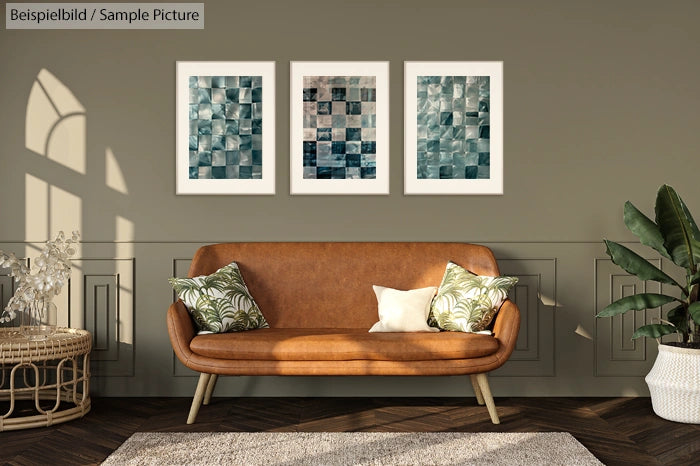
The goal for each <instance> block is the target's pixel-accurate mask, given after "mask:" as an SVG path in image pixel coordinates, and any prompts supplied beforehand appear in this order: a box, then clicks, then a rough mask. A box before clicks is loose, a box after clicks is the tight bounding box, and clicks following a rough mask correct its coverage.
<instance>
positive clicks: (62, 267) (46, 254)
mask: <svg viewBox="0 0 700 466" xmlns="http://www.w3.org/2000/svg"><path fill="white" fill-rule="evenodd" d="M79 239H80V233H79V232H77V231H74V232H73V234H72V235H71V237H70V238H66V236H65V234H64V233H63V232H62V231H60V232H59V233H58V235H56V238H55V239H54V240H53V241H47V242H46V245H45V246H44V248H43V249H42V251H41V255H39V256H38V257H37V258H36V259H34V262H33V265H32V266H33V268H34V270H35V273H31V272H32V271H31V270H30V268H29V267H27V266H26V265H25V263H24V261H22V260H19V259H17V257H16V256H15V255H14V254H12V253H10V254H6V253H5V252H4V251H2V250H0V268H10V269H11V273H10V275H11V276H12V277H14V279H15V281H16V282H17V284H18V286H17V289H16V290H15V294H14V295H13V296H12V298H11V299H10V301H9V302H8V303H7V306H6V307H5V310H4V311H3V313H2V315H0V323H5V322H10V321H11V320H13V319H14V318H15V317H16V316H17V312H18V311H21V310H23V309H27V308H30V307H31V304H32V303H34V302H36V301H37V300H39V299H44V298H49V299H51V298H53V297H54V296H56V295H57V294H59V293H60V292H61V288H62V287H63V285H64V284H65V283H66V282H67V281H68V279H69V278H70V270H71V256H73V255H75V252H76V249H75V247H74V245H75V244H76V243H77V242H78V241H79ZM37 268H38V269H37Z"/></svg>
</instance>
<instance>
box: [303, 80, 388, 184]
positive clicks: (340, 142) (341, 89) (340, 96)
mask: <svg viewBox="0 0 700 466" xmlns="http://www.w3.org/2000/svg"><path fill="white" fill-rule="evenodd" d="M303 84H304V88H303V92H304V96H303V98H304V139H303V144H304V151H303V156H304V162H303V163H304V172H303V176H304V178H305V179H375V178H376V174H377V142H376V141H377V138H376V127H377V111H376V92H377V89H376V88H377V86H376V77H375V76H304V82H303Z"/></svg>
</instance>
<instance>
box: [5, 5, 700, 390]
mask: <svg viewBox="0 0 700 466" xmlns="http://www.w3.org/2000/svg"><path fill="white" fill-rule="evenodd" d="M698 17H700V4H699V3H697V2H694V1H681V0H678V1H672V2H667V3H665V4H663V5H662V4H660V3H659V2H652V1H621V0H614V1H607V2H595V3H594V4H593V5H590V4H588V3H584V2H566V1H558V0H535V1H528V2H522V1H517V0H513V1H496V2H476V1H471V0H467V1H445V0H434V1H431V2H424V1H367V0H354V1H352V2H340V1H329V0H324V1H316V0H314V1H304V2H288V1H271V0H259V1H255V2H225V1H208V2H206V23H205V24H206V29H204V30H199V31H197V30H193V31H118V30H113V31H88V30H75V31H17V30H13V31H7V30H2V31H0V62H1V63H2V64H3V65H2V71H1V73H0V76H1V78H0V79H2V84H3V85H2V86H0V102H2V104H3V111H2V112H0V128H2V130H1V131H2V133H1V134H2V136H3V137H2V139H1V140H0V154H1V155H0V160H2V168H1V169H0V196H2V199H3V202H2V207H1V213H2V221H1V222H0V248H2V249H7V250H14V251H18V252H19V253H20V254H22V253H23V252H25V253H26V254H27V255H29V256H33V255H34V249H33V246H34V244H33V243H36V242H41V241H43V240H45V239H46V237H47V236H48V235H49V234H50V233H52V232H54V231H56V230H57V229H59V228H63V229H66V230H70V229H72V228H76V224H77V227H79V228H80V229H81V231H82V233H83V239H84V242H85V243H84V245H83V248H82V250H81V252H80V257H81V259H82V260H80V261H78V266H77V267H76V270H75V271H74V280H73V281H72V287H71V290H69V291H66V293H64V296H63V297H62V298H61V300H59V301H61V303H63V304H64V307H63V314H62V321H63V322H64V323H70V324H71V325H81V324H82V325H85V326H86V327H88V328H90V329H91V330H93V331H95V332H96V334H97V336H98V341H97V343H96V350H95V352H94V359H95V364H94V372H95V375H96V377H95V388H96V391H97V392H98V393H100V394H107V395H124V394H127V395H139V394H145V395H186V394H190V393H191V392H192V391H193V389H194V384H195V379H194V378H193V377H192V376H191V374H190V373H188V372H187V371H186V370H184V369H183V368H182V367H181V366H179V364H176V363H174V361H173V358H172V352H171V349H170V347H169V343H168V340H167V333H166V330H165V326H164V315H165V310H166V308H167V306H168V304H169V303H170V302H171V300H172V291H171V290H170V288H169V286H168V284H167V282H166V281H165V279H166V278H167V277H168V276H171V275H172V274H184V273H186V268H187V264H188V261H187V259H188V258H190V257H191V256H192V253H193V252H194V250H195V249H196V247H197V246H199V245H200V244H204V243H209V242H219V241H249V240H271V241H286V240H300V241H314V240H328V241H335V240H345V241H348V240H350V241H394V240H402V241H464V242H478V243H484V244H486V245H488V246H491V247H492V248H493V249H494V251H495V252H496V255H497V257H498V258H499V259H500V263H501V268H502V270H503V272H505V273H511V274H516V275H518V276H520V277H521V286H520V287H519V288H518V289H517V290H516V291H515V293H514V298H515V299H516V300H517V301H518V304H519V305H520V306H521V309H523V317H524V322H523V331H522V332H521V339H520V342H519V345H518V350H517V351H516V354H515V355H514V357H513V360H512V361H510V362H509V363H508V364H507V365H506V366H505V367H504V368H502V369H501V370H499V371H498V373H497V374H494V375H495V377H494V380H493V382H492V384H493V385H492V388H493V390H494V392H495V394H496V396H499V395H634V394H647V393H648V392H647V389H646V386H645V384H644V382H643V379H642V376H643V375H644V374H646V372H647V371H648V370H649V368H650V367H651V364H652V363H653V360H654V357H655V351H656V350H655V347H654V346H655V344H654V343H653V342H646V343H644V342H641V341H638V342H636V344H635V343H632V342H631V341H630V340H629V336H630V335H631V329H632V326H633V322H632V320H631V319H632V318H633V316H630V317H629V320H628V321H624V322H615V323H613V322H611V321H609V320H606V321H600V322H596V321H595V319H594V317H593V316H594V314H595V312H596V309H599V308H600V307H602V306H604V305H605V303H606V302H609V301H610V299H611V297H614V296H616V295H618V294H619V293H620V292H623V290H624V292H629V291H630V290H631V289H633V287H635V286H636V287H638V288H639V287H642V286H644V284H642V283H635V281H634V280H633V279H631V278H630V277H626V276H625V275H624V274H621V273H620V272H619V271H618V270H617V269H615V268H614V267H613V266H612V264H611V263H610V262H609V261H608V260H606V256H605V253H604V249H603V247H602V245H601V239H602V238H603V237H607V238H610V239H613V240H617V241H626V242H631V245H632V246H633V247H636V246H635V244H634V243H633V242H634V237H633V236H631V235H630V234H629V233H628V232H626V230H625V229H624V225H623V224H622V221H621V213H622V204H623V203H624V201H625V200H631V201H632V202H634V203H635V204H636V205H637V206H638V207H640V208H641V209H642V210H643V211H645V212H647V213H649V214H651V213H652V209H651V206H652V204H653V200H654V195H655V191H656V189H657V187H658V186H659V185H661V184H663V183H669V184H671V185H673V186H674V187H675V188H676V189H677V190H678V191H679V192H680V194H681V195H682V196H683V197H684V199H685V200H686V202H687V204H688V205H689V207H690V209H691V211H693V210H694V211H695V212H700V201H698V197H699V196H700V185H699V184H698V183H697V171H698V168H700V162H698V157H697V144H696V142H697V138H696V136H695V135H696V134H697V124H698V121H699V120H698V118H697V116H696V115H697V109H698V108H699V107H700V105H698V104H700V98H699V96H700V93H698V88H697V86H698V82H699V81H700V80H699V79H698V78H700V63H699V62H698V60H697V59H696V57H697V50H698V47H699V46H700V32H698V30H697V27H696V26H697V25H696V22H697V21H696V20H697V18H698ZM177 60H182V61H188V60H191V61H195V60H231V61H234V60H274V61H276V62H277V68H276V72H277V75H276V85H277V88H276V96H277V121H276V124H277V148H276V149H277V182H276V189H277V194H276V195H275V196H176V195H175V168H174V158H175V157H174V155H175V116H174V111H175V98H174V97H175V87H174V84H175V61H177ZM290 60H388V61H390V102H391V103H390V109H391V117H390V118H391V127H390V148H391V154H390V163H391V167H392V173H391V195H389V196H369V197H368V196H290V195H289V194H288V193H289V161H288V157H289V121H288V115H289V61H290ZM404 60H502V61H503V62H504V89H505V91H504V94H505V103H504V111H505V120H504V128H505V131H504V134H505V146H504V157H505V173H504V178H505V182H504V191H505V194H504V195H503V196H404V195H403V194H402V193H403V169H402V167H403V61H404ZM42 69H46V70H48V71H50V72H51V73H52V74H53V75H55V76H56V77H57V78H58V79H59V80H60V81H61V82H63V83H64V84H65V85H66V86H67V87H68V88H70V90H71V91H72V92H73V94H74V95H75V97H76V98H77V99H78V100H79V101H80V102H81V104H82V105H83V106H84V108H85V114H86V120H85V121H86V124H85V137H84V141H83V143H84V144H85V162H86V165H85V167H86V168H85V170H84V173H78V172H75V171H73V170H70V169H66V168H65V167H64V166H63V165H61V164H60V163H57V162H56V161H54V160H50V159H49V158H47V157H43V156H41V155H39V154H36V153H35V152H33V151H30V150H28V149H27V148H25V138H24V134H25V114H26V109H27V101H28V96H29V94H30V90H31V88H32V85H33V82H34V79H35V77H36V76H37V73H39V71H40V70H42ZM107 152H109V153H110V154H112V155H110V157H111V160H115V161H116V163H117V164H118V166H119V167H120V171H121V175H122V176H121V178H120V177H119V176H117V177H116V178H117V179H123V183H121V184H120V183H117V189H114V183H112V184H111V187H110V186H106V185H109V184H110V183H109V182H108V181H109V179H112V180H114V179H115V174H114V173H115V170H114V168H113V165H111V164H110V162H108V159H110V157H106V155H105V154H106V153H107ZM118 171H119V170H117V172H118ZM106 172H109V173H110V174H109V175H105V173H106ZM106 178H107V179H106ZM37 180H39V181H38V182H37ZM37 183H38V184H37ZM41 183H46V184H45V185H42V184H41ZM42 186H43V187H42ZM52 186H53V188H51V187H52ZM120 186H121V187H120ZM43 189H46V190H47V194H44V192H43ZM697 215H700V213H699V214H697ZM42 219H43V220H42ZM25 247H26V251H25ZM649 257H650V258H654V257H655V256H653V255H650V256H649ZM662 265H663V266H664V267H666V268H670V265H669V264H666V263H663V264H662ZM78 283H79V284H80V285H78ZM3 284H4V286H2V288H0V290H1V291H2V296H0V298H2V299H3V300H5V301H6V300H7V299H8V298H9V295H10V291H11V288H10V284H9V281H8V280H7V279H6V278H1V277H0V285H3ZM68 294H70V296H71V299H70V300H68V298H67V295H68ZM69 303H70V305H69ZM652 314H653V313H651V312H649V313H648V315H646V316H645V315H644V313H639V316H637V319H640V318H646V319H650V318H651V317H652ZM69 318H70V320H69ZM115 328H118V329H119V333H115V332H114V331H112V330H109V329H115ZM496 376H497V377H496ZM467 386H468V383H467V381H466V379H465V378H463V377H454V378H440V379H434V378H412V379H409V380H408V382H407V381H406V380H404V379H392V378H386V379H385V378H377V379H372V378H285V379H283V380H281V381H279V380H276V379H274V378H230V379H229V380H225V381H223V382H222V383H221V388H219V389H217V393H218V394H230V395H234V394H247V395H348V394H360V395H375V394H376V395H428V394H437V395H459V394H462V393H467V392H468V389H467V388H466V387H467Z"/></svg>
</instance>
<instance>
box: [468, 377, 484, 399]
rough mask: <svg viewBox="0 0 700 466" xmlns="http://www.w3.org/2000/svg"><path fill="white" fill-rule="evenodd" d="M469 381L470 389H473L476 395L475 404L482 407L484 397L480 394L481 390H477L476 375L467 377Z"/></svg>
mask: <svg viewBox="0 0 700 466" xmlns="http://www.w3.org/2000/svg"><path fill="white" fill-rule="evenodd" d="M469 380H471V381H472V388H473V389H474V395H476V402H477V403H478V404H479V405H481V406H483V405H484V395H482V394H481V389H480V388H479V382H478V381H477V380H476V375H475V374H472V375H470V376H469Z"/></svg>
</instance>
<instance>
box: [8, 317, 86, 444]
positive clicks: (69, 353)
mask: <svg viewBox="0 0 700 466" xmlns="http://www.w3.org/2000/svg"><path fill="white" fill-rule="evenodd" d="M91 348H92V336H91V335H90V332H88V331H86V330H78V329H71V328H58V329H56V333H55V334H53V335H51V336H49V337H48V338H47V339H46V340H42V341H30V340H28V339H27V338H25V337H24V336H22V335H21V334H20V333H19V329H17V328H4V329H0V368H1V370H2V373H1V375H0V413H4V414H1V415H0V431H5V430H19V429H29V428H32V427H44V426H51V425H54V424H59V423H62V422H66V421H70V420H72V419H77V418H80V417H83V416H84V415H85V414H87V412H88V411H90V350H91ZM23 400H30V401H33V402H34V403H33V405H34V406H33V409H27V408H28V406H30V403H26V402H24V401H23ZM18 402H20V403H19V404H18Z"/></svg>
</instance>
